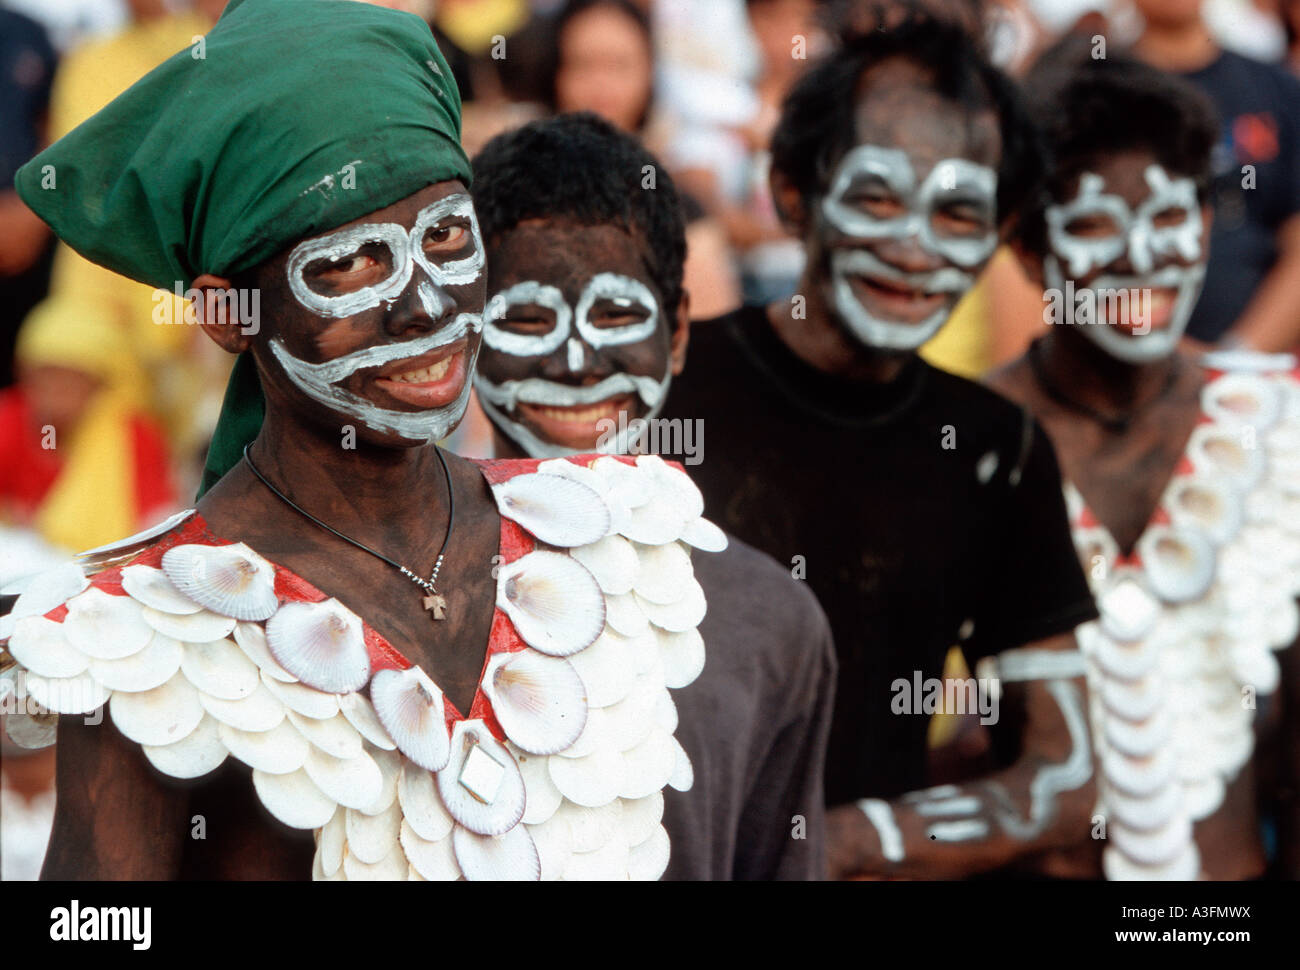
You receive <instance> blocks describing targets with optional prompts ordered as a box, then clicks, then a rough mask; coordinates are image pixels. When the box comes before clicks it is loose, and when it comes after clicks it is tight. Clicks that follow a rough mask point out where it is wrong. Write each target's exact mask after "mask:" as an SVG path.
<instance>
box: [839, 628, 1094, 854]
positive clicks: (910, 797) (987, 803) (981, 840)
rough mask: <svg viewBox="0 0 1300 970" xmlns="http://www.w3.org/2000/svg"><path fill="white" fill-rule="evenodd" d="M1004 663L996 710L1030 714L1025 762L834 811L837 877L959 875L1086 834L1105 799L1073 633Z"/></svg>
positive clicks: (1011, 654) (1013, 653)
mask: <svg viewBox="0 0 1300 970" xmlns="http://www.w3.org/2000/svg"><path fill="white" fill-rule="evenodd" d="M998 666H999V671H1000V673H999V676H1000V679H1001V687H1002V697H1001V701H1000V704H999V707H998V708H996V709H995V710H996V711H998V712H999V713H1000V712H1001V709H1002V708H1004V707H1014V708H1016V709H1020V710H1023V729H1022V732H1021V738H1022V743H1021V754H1020V757H1019V758H1018V760H1017V761H1016V762H1015V763H1014V764H1012V765H1011V766H1010V767H1008V768H1005V769H1003V770H1001V771H997V772H994V773H992V774H989V775H987V776H985V777H984V778H980V779H978V780H976V781H973V782H969V783H967V784H963V785H944V786H941V787H939V788H931V789H927V790H925V791H917V792H909V793H907V794H905V795H902V796H901V797H899V798H896V799H893V800H892V801H883V800H880V799H863V800H862V801H860V802H858V803H857V804H856V805H842V806H839V807H837V808H834V809H831V810H830V811H829V812H828V813H827V829H828V832H827V835H828V842H829V845H830V871H831V875H832V877H837V878H854V877H866V878H884V879H959V878H962V877H964V876H968V875H971V874H973V873H977V872H984V871H987V870H990V869H996V868H999V867H1001V866H1005V865H1008V864H1010V863H1011V862H1014V861H1015V860H1017V859H1019V858H1022V857H1024V856H1027V855H1030V854H1032V853H1036V852H1040V851H1043V850H1046V849H1053V848H1061V847H1065V846H1068V845H1072V844H1074V843H1077V842H1079V841H1080V840H1082V839H1084V838H1086V837H1087V834H1088V824H1089V819H1090V818H1091V815H1092V810H1093V807H1094V800H1095V794H1096V793H1095V787H1094V783H1093V757H1092V744H1091V738H1090V735H1089V727H1088V719H1087V692H1086V687H1085V684H1084V678H1083V657H1082V656H1081V655H1080V654H1079V652H1078V648H1077V646H1076V644H1075V640H1074V636H1073V634H1066V635H1063V636H1057V637H1051V638H1048V639H1046V640H1041V641H1038V642H1037V643H1033V644H1030V645H1029V646H1027V647H1023V648H1020V649H1018V650H1009V651H1007V652H1006V653H1003V654H1001V655H1000V656H999V657H998ZM999 719H1001V718H999Z"/></svg>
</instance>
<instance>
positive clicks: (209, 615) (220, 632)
mask: <svg viewBox="0 0 1300 970" xmlns="http://www.w3.org/2000/svg"><path fill="white" fill-rule="evenodd" d="M119 598H120V599H127V597H125V596H123V597H119ZM140 616H141V617H142V618H143V619H144V622H145V623H147V624H148V625H149V626H150V628H151V629H153V630H154V631H156V632H158V633H161V634H162V635H163V636H165V637H171V638H172V639H173V640H180V641H181V642H182V643H210V642H212V641H213V640H224V639H225V638H226V637H228V636H230V634H231V633H233V632H234V629H235V624H236V623H237V622H238V621H237V620H236V619H235V618H234V617H232V616H222V615H221V614H220V613H213V612H212V611H211V610H199V611H198V612H197V613H188V614H178V613H164V612H162V611H161V610H155V609H153V608H152V607H149V606H145V607H142V608H140Z"/></svg>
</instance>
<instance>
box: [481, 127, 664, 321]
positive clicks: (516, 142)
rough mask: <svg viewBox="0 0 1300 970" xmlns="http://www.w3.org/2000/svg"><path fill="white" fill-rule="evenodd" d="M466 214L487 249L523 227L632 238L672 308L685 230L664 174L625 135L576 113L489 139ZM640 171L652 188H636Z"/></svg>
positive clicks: (639, 147)
mask: <svg viewBox="0 0 1300 970" xmlns="http://www.w3.org/2000/svg"><path fill="white" fill-rule="evenodd" d="M473 166H474V187H473V190H472V191H473V196H474V209H475V211H476V212H477V213H478V220H479V226H480V228H481V229H482V231H483V238H484V239H485V240H486V241H488V242H491V241H492V240H494V239H497V238H499V237H500V236H501V234H502V233H506V232H509V231H510V230H511V229H513V228H514V227H515V226H517V225H518V224H519V223H521V222H524V221H526V220H528V219H550V220H555V221H559V222H568V223H572V224H576V225H580V226H600V225H616V226H619V227H620V228H622V229H623V230H624V231H625V232H627V233H628V234H630V235H633V236H634V238H638V241H639V242H640V243H641V249H642V252H643V253H644V256H645V261H646V265H647V266H648V267H649V268H650V275H651V281H652V282H653V283H654V284H655V288H656V289H657V290H658V291H659V294H660V296H661V297H662V298H663V300H664V309H665V311H667V310H668V309H670V308H675V307H676V306H677V304H678V302H679V301H680V300H681V295H682V264H683V263H684V262H685V259H686V227H685V223H684V222H683V219H682V205H681V201H680V199H679V198H678V195H677V189H676V187H675V186H674V185H673V180H672V177H671V176H669V174H668V170H667V169H666V168H664V166H663V165H661V164H660V163H659V160H658V159H656V158H655V157H654V156H653V155H651V154H650V152H648V151H646V149H645V147H644V146H642V144H641V143H640V142H639V141H637V139H636V138H634V137H633V136H631V135H628V134H625V133H623V132H621V131H619V130H618V129H617V128H615V127H614V126H613V125H611V124H609V123H608V122H606V121H604V120H602V119H600V118H598V117H596V116H595V115H594V114H592V113H590V112H587V111H583V112H579V113H577V114H565V115H559V116H557V117H555V118H548V119H545V120H542V121H534V122H532V123H531V124H527V125H524V126H523V127H522V128H517V129H515V130H514V131H509V132H506V133H505V134H501V135H497V136H496V137H495V138H493V139H492V140H491V141H489V142H488V143H487V144H486V145H484V146H483V150H482V151H481V152H479V153H478V155H477V156H475V158H474V160H473ZM646 166H651V167H653V170H654V178H655V187H654V188H653V189H645V188H642V181H643V179H644V172H645V169H646Z"/></svg>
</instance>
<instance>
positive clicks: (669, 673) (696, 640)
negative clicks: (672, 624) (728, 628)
mask: <svg viewBox="0 0 1300 970" xmlns="http://www.w3.org/2000/svg"><path fill="white" fill-rule="evenodd" d="M655 634H656V637H657V639H658V641H659V650H660V655H661V656H662V657H663V661H664V686H666V687H672V688H678V687H686V686H687V685H688V684H692V683H694V682H695V678H696V677H698V676H699V675H700V674H701V673H702V672H703V670H704V638H703V637H702V636H700V631H699V630H698V629H696V628H695V627H691V628H690V629H689V630H686V631H685V632H683V633H668V632H666V631H664V630H660V629H658V628H655Z"/></svg>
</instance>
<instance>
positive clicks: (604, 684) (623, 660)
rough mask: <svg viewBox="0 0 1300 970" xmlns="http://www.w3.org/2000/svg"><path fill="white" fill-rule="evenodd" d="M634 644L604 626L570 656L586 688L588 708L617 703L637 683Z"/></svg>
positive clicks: (570, 660)
mask: <svg viewBox="0 0 1300 970" xmlns="http://www.w3.org/2000/svg"><path fill="white" fill-rule="evenodd" d="M633 643H634V641H632V640H630V639H628V638H627V637H624V636H621V635H620V634H617V633H615V632H614V631H613V630H612V629H611V628H610V627H608V626H607V627H605V631H604V632H603V633H602V634H601V635H600V636H599V637H597V638H596V642H595V643H593V644H592V645H591V646H589V647H588V648H587V649H586V650H580V651H579V652H578V653H575V654H574V655H573V656H571V657H570V658H569V663H571V664H572V665H573V669H574V670H576V671H577V672H578V676H579V677H581V678H582V683H583V685H584V686H585V687H586V688H587V703H588V704H589V705H590V706H591V707H607V706H609V705H610V704H616V703H618V702H619V701H621V700H622V699H623V698H624V697H626V696H627V692H628V691H630V690H631V689H632V685H633V684H634V683H636V673H637V671H636V660H637V657H636V655H635V653H634V651H633Z"/></svg>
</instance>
